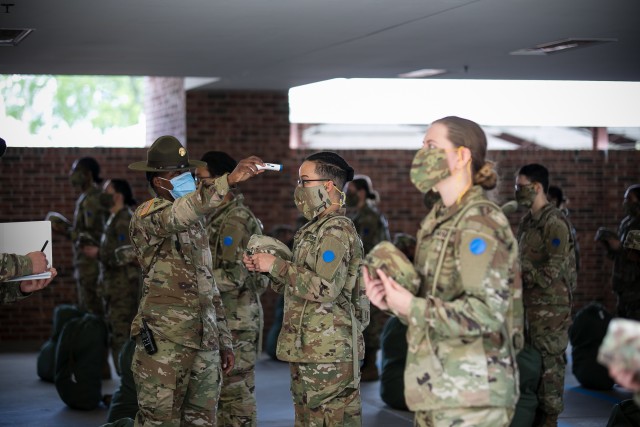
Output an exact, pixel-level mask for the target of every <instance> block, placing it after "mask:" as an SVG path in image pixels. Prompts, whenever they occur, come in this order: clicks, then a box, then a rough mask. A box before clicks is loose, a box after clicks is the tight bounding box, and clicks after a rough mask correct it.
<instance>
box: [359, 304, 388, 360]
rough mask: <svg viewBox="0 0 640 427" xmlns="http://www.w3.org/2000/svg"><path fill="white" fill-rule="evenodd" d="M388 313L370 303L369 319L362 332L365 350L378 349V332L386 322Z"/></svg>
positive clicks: (379, 332) (380, 331)
mask: <svg viewBox="0 0 640 427" xmlns="http://www.w3.org/2000/svg"><path fill="white" fill-rule="evenodd" d="M388 318H389V315H388V314H387V313H385V312H384V311H382V310H380V309H379V308H378V307H376V306H374V305H373V304H371V321H370V322H369V326H367V327H366V328H365V329H364V331H363V332H362V334H363V336H364V346H365V348H366V349H367V351H374V352H375V351H378V350H379V349H380V334H381V333H382V328H384V324H385V323H386V322H387V319H388Z"/></svg>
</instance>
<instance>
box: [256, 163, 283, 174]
mask: <svg viewBox="0 0 640 427" xmlns="http://www.w3.org/2000/svg"><path fill="white" fill-rule="evenodd" d="M256 169H258V170H262V169H264V170H267V171H278V172H279V171H281V170H282V165H279V164H277V163H265V164H264V166H261V165H256Z"/></svg>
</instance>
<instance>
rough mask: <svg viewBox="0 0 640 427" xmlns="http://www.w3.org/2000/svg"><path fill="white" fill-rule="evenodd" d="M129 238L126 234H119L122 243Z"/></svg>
mask: <svg viewBox="0 0 640 427" xmlns="http://www.w3.org/2000/svg"><path fill="white" fill-rule="evenodd" d="M126 238H127V236H125V235H124V234H118V240H119V241H121V242H124V240H125V239H126Z"/></svg>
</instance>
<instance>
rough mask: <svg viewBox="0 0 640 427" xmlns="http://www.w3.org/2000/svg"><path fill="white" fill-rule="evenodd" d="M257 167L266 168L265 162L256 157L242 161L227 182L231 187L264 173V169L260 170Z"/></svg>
mask: <svg viewBox="0 0 640 427" xmlns="http://www.w3.org/2000/svg"><path fill="white" fill-rule="evenodd" d="M256 165H261V166H264V162H263V161H262V160H261V159H260V158H259V157H256V156H251V157H247V158H246V159H242V160H240V161H239V162H238V165H237V166H236V168H235V169H234V170H233V171H232V172H231V173H230V174H229V176H227V182H229V185H234V184H237V183H239V182H242V181H246V180H247V179H249V178H251V177H253V176H256V175H258V174H261V173H262V172H264V169H262V170H258V168H257V167H256Z"/></svg>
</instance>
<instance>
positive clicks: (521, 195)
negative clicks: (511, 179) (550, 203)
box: [516, 183, 536, 208]
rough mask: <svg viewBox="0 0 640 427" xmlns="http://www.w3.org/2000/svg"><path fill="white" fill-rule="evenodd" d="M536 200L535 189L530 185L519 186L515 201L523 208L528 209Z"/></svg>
mask: <svg viewBox="0 0 640 427" xmlns="http://www.w3.org/2000/svg"><path fill="white" fill-rule="evenodd" d="M535 198H536V188H535V186H534V185H533V183H531V184H526V185H519V186H518V189H517V190H516V201H517V202H518V204H519V205H520V206H522V207H524V208H530V207H531V206H532V205H533V201H534V200H535Z"/></svg>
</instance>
